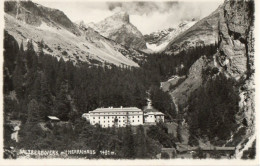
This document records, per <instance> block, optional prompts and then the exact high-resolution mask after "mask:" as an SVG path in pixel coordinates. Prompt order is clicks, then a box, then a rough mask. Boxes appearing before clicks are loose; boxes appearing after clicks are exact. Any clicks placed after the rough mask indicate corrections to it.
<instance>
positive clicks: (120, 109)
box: [90, 107, 142, 112]
mask: <svg viewBox="0 0 260 166" xmlns="http://www.w3.org/2000/svg"><path fill="white" fill-rule="evenodd" d="M140 111H142V110H141V109H139V108H137V107H119V108H113V107H108V108H97V109H95V110H94V111H90V112H140Z"/></svg>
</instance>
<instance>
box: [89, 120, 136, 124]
mask: <svg viewBox="0 0 260 166" xmlns="http://www.w3.org/2000/svg"><path fill="white" fill-rule="evenodd" d="M111 122H112V123H113V122H114V121H113V120H112V121H111ZM118 122H119V123H120V122H125V120H122V121H120V120H118ZM132 122H135V121H134V120H132ZM137 122H140V121H139V120H137ZM93 123H94V124H95V123H96V122H95V121H93ZM97 123H100V121H98V122H97ZM104 123H106V121H104ZM107 123H110V122H109V121H107Z"/></svg>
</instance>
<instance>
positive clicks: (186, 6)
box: [32, 0, 223, 34]
mask: <svg viewBox="0 0 260 166" xmlns="http://www.w3.org/2000/svg"><path fill="white" fill-rule="evenodd" d="M32 1H33V2H36V3H38V4H41V5H43V6H46V7H50V8H56V9H59V10H61V11H63V12H64V13H65V14H66V15H67V16H68V17H69V18H70V19H71V20H72V21H73V22H77V21H81V20H83V21H84V22H85V23H90V22H94V23H97V22H99V21H101V20H103V19H104V18H106V17H109V16H111V15H113V14H114V13H116V12H119V11H125V12H128V13H129V15H130V22H131V23H132V24H133V25H135V26H136V27H137V28H138V29H139V30H140V31H141V32H142V34H149V33H151V32H154V31H157V30H163V29H166V28H169V27H175V26H177V25H178V24H179V23H181V22H182V21H185V20H191V19H193V18H196V19H201V18H204V17H206V16H208V15H209V14H210V13H212V12H213V11H214V10H216V9H217V8H218V6H219V5H221V4H222V3H223V0H207V1H206V0H199V1H198V0H196V1H195V0H193V1H192V0H190V1H187V0H178V1H124V2H123V1H100V0H98V1H94V0H93V1H89V0H88V1H83V0H74V1H72V0H32Z"/></svg>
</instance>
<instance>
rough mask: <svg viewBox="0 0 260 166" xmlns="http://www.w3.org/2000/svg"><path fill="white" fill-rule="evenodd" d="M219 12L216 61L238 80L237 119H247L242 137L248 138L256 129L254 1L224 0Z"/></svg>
mask: <svg viewBox="0 0 260 166" xmlns="http://www.w3.org/2000/svg"><path fill="white" fill-rule="evenodd" d="M220 14H221V17H220V22H219V52H218V55H217V58H216V62H217V63H218V65H220V66H221V68H222V69H223V71H224V72H225V73H226V74H227V75H228V76H229V77H232V78H235V79H237V80H238V81H240V82H241V86H240V103H239V107H240V110H239V113H238V114H237V118H236V120H237V123H238V124H241V123H242V121H244V122H246V124H247V133H246V136H244V139H248V137H250V136H251V135H253V134H254V130H255V100H254V97H255V82H254V75H255V67H254V1H253V0H249V1H245V0H243V1H242V0H241V1H225V3H224V8H223V10H222V12H221V13H220ZM241 137H243V136H241Z"/></svg>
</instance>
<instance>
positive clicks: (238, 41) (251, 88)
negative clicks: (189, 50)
mask: <svg viewBox="0 0 260 166" xmlns="http://www.w3.org/2000/svg"><path fill="white" fill-rule="evenodd" d="M213 16H214V17H213V18H214V19H216V20H215V23H214V25H215V24H218V28H217V29H216V28H215V30H214V31H211V32H213V33H214V34H219V39H218V41H219V43H218V52H217V53H216V54H215V55H212V56H213V58H206V57H201V58H200V59H198V60H197V61H196V62H195V63H194V64H193V65H192V67H191V68H190V70H189V73H188V75H187V78H186V80H185V81H184V82H182V83H181V84H180V85H179V86H178V87H177V88H175V89H174V90H173V91H171V92H170V93H171V95H172V97H173V99H174V101H175V102H176V103H177V105H181V106H183V107H184V108H186V106H187V104H188V103H187V100H188V98H189V97H190V94H191V93H192V92H194V91H196V90H197V89H198V88H199V87H201V86H203V85H204V83H203V81H205V79H204V78H203V70H204V71H205V69H207V68H211V69H214V68H215V69H217V70H216V71H219V72H220V73H223V74H224V75H225V77H227V78H232V79H234V80H236V84H237V85H236V87H238V88H239V97H240V102H239V104H238V112H237V113H236V118H235V121H236V122H235V123H236V124H237V126H238V128H237V130H236V131H235V132H234V133H232V135H231V138H230V140H228V141H227V142H228V143H229V144H230V145H232V146H237V148H236V154H237V157H241V156H242V153H243V150H246V149H247V148H244V147H250V146H251V144H252V142H253V140H254V139H255V134H254V133H255V104H254V102H255V101H254V96H255V83H254V75H255V74H254V73H255V67H254V3H253V1H225V3H224V4H223V6H222V7H221V8H219V9H218V10H217V13H216V12H214V13H213ZM209 17H210V18H212V14H211V15H210V16H209ZM209 17H207V18H209ZM217 18H218V19H217ZM202 21H203V20H202ZM211 21H213V20H211ZM203 22H204V23H203ZM203 22H199V23H197V24H195V25H194V26H193V27H192V28H190V29H189V30H188V31H187V32H185V33H184V34H182V35H181V36H182V37H184V38H186V37H187V36H185V34H187V33H191V32H195V33H194V34H197V32H202V31H196V29H195V28H196V27H197V26H198V25H201V24H202V23H203V24H205V23H206V22H208V21H207V20H206V21H205V20H204V21H203ZM203 24H202V25H203ZM192 30H194V31H192ZM212 30H213V29H212ZM201 35H202V36H204V37H205V35H206V36H207V35H208V37H207V38H208V39H213V38H215V36H211V37H210V36H209V35H210V34H209V33H208V34H204V33H202V34H201ZM201 35H198V36H199V37H201ZM190 37H191V41H192V40H193V37H194V36H193V35H192V34H190ZM177 38H179V40H177V39H176V40H174V41H175V43H174V42H173V43H172V44H173V45H174V44H176V43H178V42H181V39H180V37H177ZM204 39H206V38H204ZM185 40H189V38H186V39H185ZM207 41H210V40H207ZM167 49H168V50H167ZM167 49H166V52H167V51H169V52H171V51H174V50H170V47H167ZM169 52H168V53H169ZM216 73H218V72H216ZM204 76H205V75H204ZM207 77H210V79H214V75H213V76H212V75H207ZM184 111H185V109H184ZM242 130H244V131H245V132H244V133H241V132H242Z"/></svg>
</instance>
